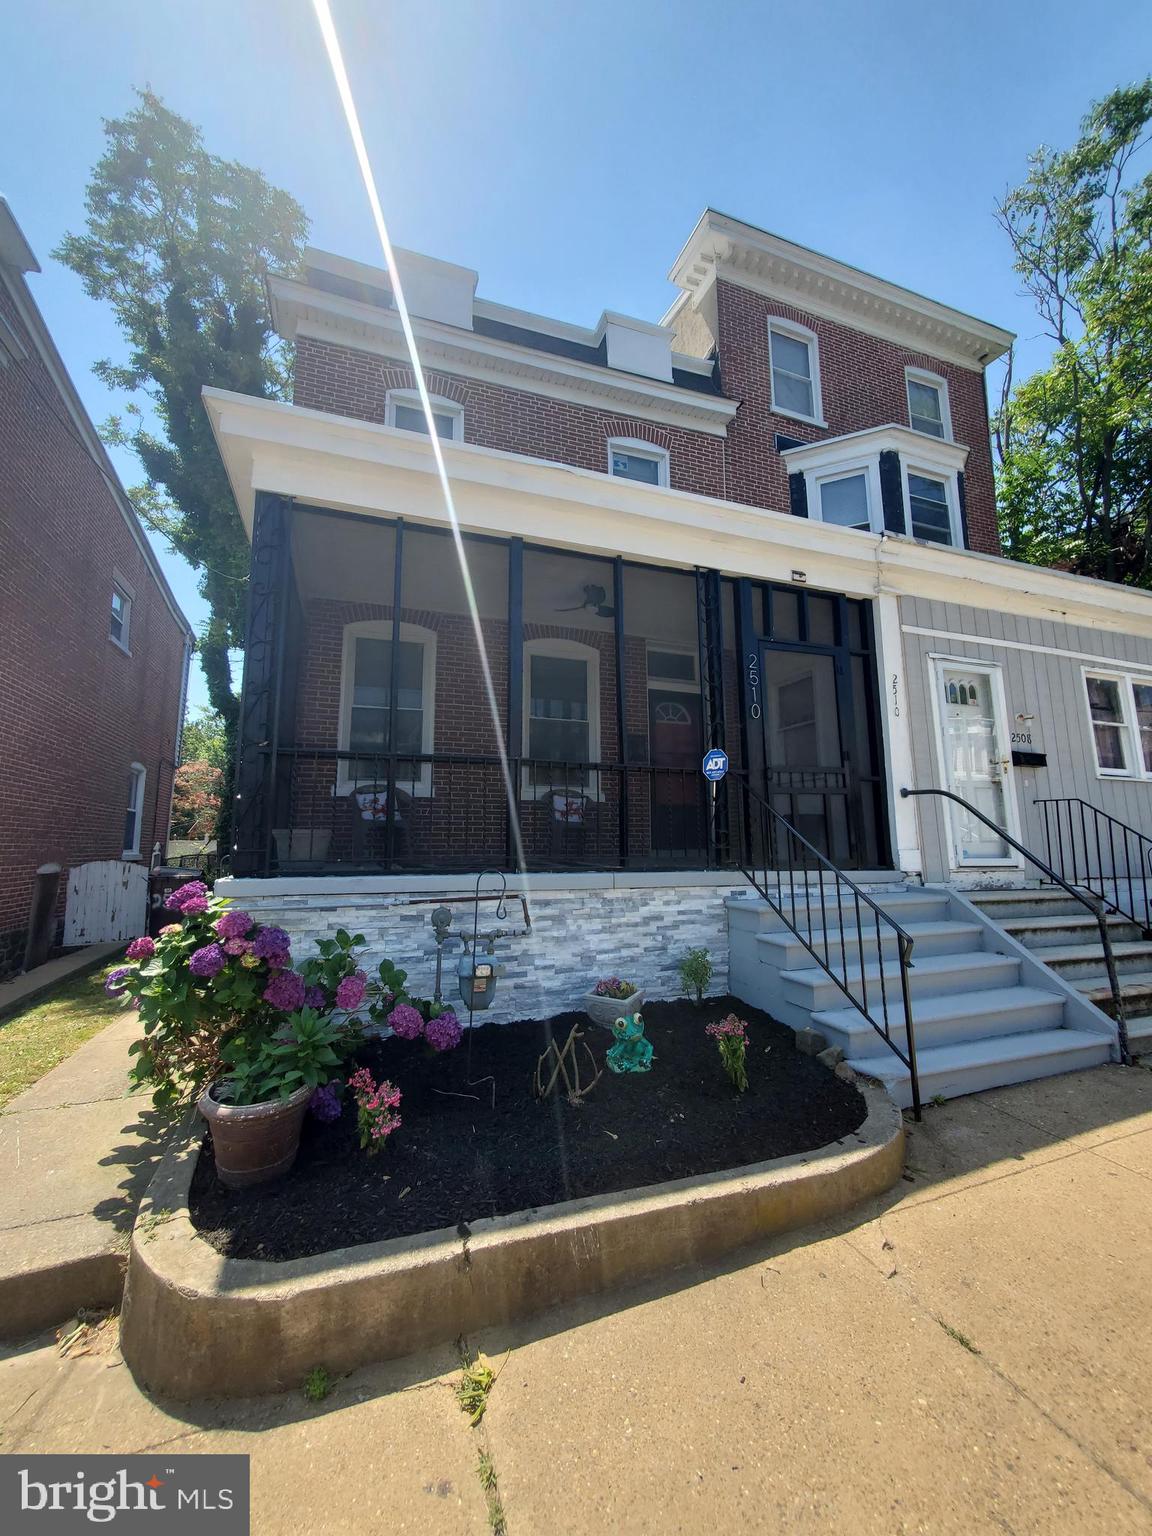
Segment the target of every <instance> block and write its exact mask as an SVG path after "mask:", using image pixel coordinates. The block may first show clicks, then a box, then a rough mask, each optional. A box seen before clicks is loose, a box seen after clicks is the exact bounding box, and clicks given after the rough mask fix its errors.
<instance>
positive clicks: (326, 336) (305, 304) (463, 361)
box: [268, 277, 739, 437]
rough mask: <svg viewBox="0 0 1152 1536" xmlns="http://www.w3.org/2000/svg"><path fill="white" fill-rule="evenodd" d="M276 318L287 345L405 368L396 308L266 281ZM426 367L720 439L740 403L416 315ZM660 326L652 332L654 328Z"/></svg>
mask: <svg viewBox="0 0 1152 1536" xmlns="http://www.w3.org/2000/svg"><path fill="white" fill-rule="evenodd" d="M268 292H269V296H270V300H271V305H272V318H273V323H274V325H275V326H276V329H277V331H278V332H279V334H280V335H281V336H283V337H284V338H285V340H288V341H293V340H295V339H296V338H297V337H300V336H306V337H312V338H313V339H315V340H319V341H327V342H331V343H333V344H334V345H337V346H345V347H354V348H356V349H357V350H359V351H363V352H372V353H375V354H377V355H378V356H381V357H387V358H389V359H391V360H393V361H397V362H402V363H407V362H408V347H407V343H406V341H405V339H404V332H403V329H402V327H401V324H400V316H399V314H398V313H397V312H396V311H395V310H394V309H384V308H381V307H379V306H377V305H374V304H365V303H362V302H361V301H360V300H358V299H350V298H345V297H344V296H343V295H341V294H333V293H328V292H326V291H324V290H321V289H317V288H312V287H310V286H309V285H308V284H307V283H303V282H299V281H297V280H296V279H294V278H287V277H274V278H271V279H269V283H268ZM412 328H413V331H414V332H415V335H416V340H417V343H418V344H419V347H420V361H421V362H422V363H423V365H424V366H425V367H426V368H427V367H432V368H439V369H443V370H444V371H446V372H450V373H455V374H458V375H460V376H461V377H463V378H472V379H478V380H483V381H486V382H490V383H499V384H503V385H505V386H507V387H509V388H512V389H523V390H528V391H531V392H532V393H534V394H546V395H549V396H551V397H552V398H553V399H558V400H569V401H572V402H574V403H576V404H579V405H589V406H598V407H600V408H602V409H603V408H607V409H609V410H616V411H619V412H621V413H622V414H625V415H629V416H635V417H638V418H640V419H642V420H647V421H652V422H659V423H665V424H668V425H673V426H681V427H686V428H688V429H689V430H692V431H696V432H708V433H711V434H712V436H714V437H723V436H724V434H725V432H726V431H727V427H728V423H729V422H730V421H731V420H732V418H733V417H734V416H735V415H736V412H737V410H738V408H739V402H738V401H736V400H726V399H724V398H722V397H721V396H718V395H706V394H701V393H697V392H696V391H694V390H690V389H681V388H679V387H677V386H676V385H673V384H662V383H661V382H660V381H659V380H656V379H649V378H645V377H643V376H642V375H639V374H632V373H623V372H621V371H619V370H617V369H612V368H599V367H596V366H594V365H592V364H590V363H582V362H578V361H576V360H574V359H569V358H562V357H554V356H551V355H550V354H548V353H544V352H538V351H535V350H533V349H532V348H531V347H521V346H517V345H516V344H515V343H513V342H507V341H498V340H495V339H494V338H492V337H488V336H479V335H477V334H476V333H475V332H472V331H462V330H460V329H458V328H457V327H455V326H450V325H441V324H439V323H437V322H436V321H432V320H421V319H418V318H415V317H413V320H412ZM653 329H655V328H653Z"/></svg>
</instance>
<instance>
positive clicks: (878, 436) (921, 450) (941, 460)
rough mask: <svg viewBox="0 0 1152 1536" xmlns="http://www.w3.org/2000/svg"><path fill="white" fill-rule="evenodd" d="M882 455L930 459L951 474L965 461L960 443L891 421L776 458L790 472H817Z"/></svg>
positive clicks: (821, 440) (965, 452)
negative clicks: (828, 465) (863, 457)
mask: <svg viewBox="0 0 1152 1536" xmlns="http://www.w3.org/2000/svg"><path fill="white" fill-rule="evenodd" d="M886 451H893V452H895V453H900V454H903V455H904V457H905V458H908V459H912V460H916V459H931V461H932V462H933V464H938V465H940V466H941V467H942V468H944V469H953V470H960V469H963V468H964V465H965V464H966V463H967V460H968V449H967V448H966V447H965V445H964V444H963V443H953V442H950V441H946V440H945V439H944V438H942V437H929V436H928V434H927V433H926V432H913V431H912V429H911V427H903V426H901V425H900V424H899V422H895V421H893V422H889V423H888V424H887V425H885V426H882V427H865V428H864V429H863V430H862V431H860V432H845V433H843V434H842V435H841V436H840V437H822V438H818V439H817V441H816V442H814V443H802V444H801V445H800V446H799V447H797V448H785V449H784V450H783V452H782V453H781V455H780V457H781V458H782V459H783V460H784V462H785V464H787V466H788V469H789V472H791V471H793V470H797V469H818V468H822V467H823V466H824V465H825V464H835V463H837V462H838V461H839V460H841V459H848V458H856V457H859V456H860V455H861V454H869V455H872V454H876V453H884V452H886Z"/></svg>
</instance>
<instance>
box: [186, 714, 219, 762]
mask: <svg viewBox="0 0 1152 1536" xmlns="http://www.w3.org/2000/svg"><path fill="white" fill-rule="evenodd" d="M180 761H181V763H210V764H211V765H212V767H213V768H219V769H220V770H221V771H224V770H225V769H226V768H227V766H228V742H227V737H226V734H225V731H224V722H223V720H221V718H220V716H219V715H218V714H217V712H216V711H215V710H214V709H210V708H208V707H206V706H203V707H201V708H200V709H198V710H197V711H196V713H195V714H194V715H189V717H188V718H187V719H186V720H185V722H184V729H183V731H182V732H181V734H180Z"/></svg>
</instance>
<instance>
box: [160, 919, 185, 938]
mask: <svg viewBox="0 0 1152 1536" xmlns="http://www.w3.org/2000/svg"><path fill="white" fill-rule="evenodd" d="M183 932H184V930H183V928H181V926H180V924H179V923H165V924H164V926H163V928H161V930H160V937H161V938H162V939H166V938H167V937H168V935H169V934H170V933H183Z"/></svg>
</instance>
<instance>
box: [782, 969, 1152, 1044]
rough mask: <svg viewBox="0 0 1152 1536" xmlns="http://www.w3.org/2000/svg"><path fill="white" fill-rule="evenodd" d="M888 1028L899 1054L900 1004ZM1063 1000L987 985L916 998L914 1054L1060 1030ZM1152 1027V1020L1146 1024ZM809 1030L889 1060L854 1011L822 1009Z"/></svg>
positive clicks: (902, 1040) (903, 1036) (1038, 991)
mask: <svg viewBox="0 0 1152 1536" xmlns="http://www.w3.org/2000/svg"><path fill="white" fill-rule="evenodd" d="M888 1021H889V1030H890V1032H891V1034H892V1038H893V1039H894V1040H895V1042H896V1044H897V1045H898V1046H899V1047H900V1048H901V1050H904V1049H906V1047H907V1033H906V1031H905V1028H904V1009H903V1007H902V1006H901V1004H900V1002H899V1000H897V1001H896V1003H895V1004H894V1005H892V1006H890V1007H889V1011H888ZM1063 1022H1064V1000H1063V998H1062V997H1061V996H1060V994H1059V993H1058V992H1045V991H1044V990H1043V989H1042V988H1040V987H989V988H988V989H987V990H986V991H984V992H973V993H971V994H970V995H962V996H949V995H944V994H942V995H940V996H937V997H923V998H917V999H915V1000H914V1002H913V1005H912V1023H913V1027H914V1030H915V1034H916V1046H917V1050H918V1051H924V1050H927V1049H929V1048H931V1047H933V1046H938V1045H957V1044H960V1043H961V1042H963V1041H965V1040H986V1039H992V1038H995V1037H997V1036H1001V1035H1014V1034H1026V1033H1028V1032H1030V1031H1031V1032H1035V1031H1037V1030H1048V1029H1059V1028H1060V1027H1061V1025H1062V1024H1063ZM1149 1022H1150V1024H1152V1020H1150V1021H1149ZM812 1027H813V1029H818V1030H819V1031H820V1033H821V1034H822V1035H825V1036H827V1039H828V1044H829V1045H838V1046H839V1047H840V1049H841V1050H842V1051H843V1052H844V1054H845V1056H850V1057H852V1058H854V1059H856V1058H861V1059H862V1058H865V1057H869V1056H882V1057H883V1056H889V1055H890V1054H891V1052H890V1051H889V1049H888V1046H887V1045H886V1044H885V1043H884V1040H883V1038H882V1037H881V1036H880V1035H879V1034H878V1033H877V1032H876V1030H875V1029H873V1027H872V1025H871V1024H869V1022H868V1020H867V1019H865V1018H864V1017H863V1015H862V1014H860V1013H858V1012H857V1010H856V1009H855V1008H851V1007H843V1008H825V1009H820V1010H818V1011H817V1012H816V1013H814V1014H813V1015H812Z"/></svg>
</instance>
